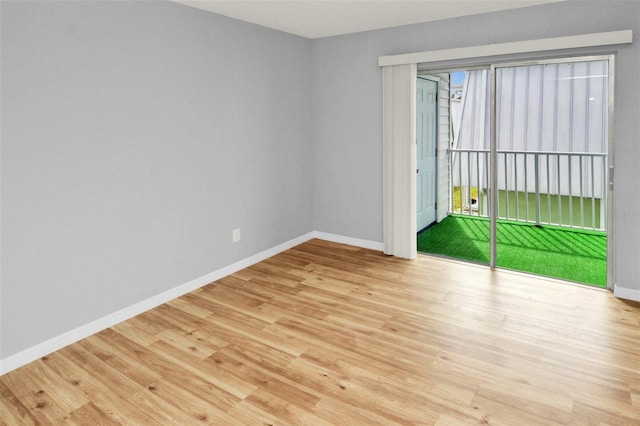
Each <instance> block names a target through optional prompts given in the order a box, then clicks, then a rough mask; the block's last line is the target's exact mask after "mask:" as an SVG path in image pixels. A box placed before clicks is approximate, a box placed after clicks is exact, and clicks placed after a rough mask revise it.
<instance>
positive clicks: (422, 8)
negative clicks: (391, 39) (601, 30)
mask: <svg viewBox="0 0 640 426" xmlns="http://www.w3.org/2000/svg"><path fill="white" fill-rule="evenodd" d="M173 1H175V2H176V3H181V4H184V5H187V6H192V7H196V8H198V9H203V10H207V11H209V12H214V13H218V14H220V15H225V16H229V17H231V18H236V19H239V20H241V21H246V22H251V23H254V24H258V25H262V26H264V27H269V28H273V29H276V30H280V31H284V32H287V33H291V34H296V35H299V36H302V37H306V38H319V37H328V36H334V35H340V34H348V33H355V32H360V31H368V30H375V29H380V28H389V27H396V26H400V25H407V24H415V23H419V22H428V21H437V20H441V19H448V18H455V17H458V16H465V15H475V14H479V13H487V12H495V11H499V10H507V9H514V8H519V7H527V6H533V5H538V4H543V3H552V2H556V1H564V0H414V1H407V0H384V1H370V0H355V1H353V0H351V1H344V0H323V1H314V0H285V1H271V0H233V1H229V0H227V1H217V0H173Z"/></svg>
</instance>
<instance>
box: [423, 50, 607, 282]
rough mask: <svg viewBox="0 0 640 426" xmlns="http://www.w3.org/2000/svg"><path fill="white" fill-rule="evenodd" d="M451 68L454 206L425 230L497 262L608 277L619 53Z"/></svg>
mask: <svg viewBox="0 0 640 426" xmlns="http://www.w3.org/2000/svg"><path fill="white" fill-rule="evenodd" d="M460 74H461V75H463V79H461V80H463V83H460V84H458V85H456V84H455V83H454V82H455V81H456V78H455V77H456V75H460ZM449 75H450V76H451V78H450V80H451V82H452V83H451V86H450V96H449V98H450V99H449V104H450V106H449V109H450V112H451V113H450V120H451V123H452V125H451V147H450V149H449V152H448V154H449V182H450V188H449V215H448V217H447V219H446V220H445V221H442V222H441V223H442V225H446V226H447V229H446V230H445V231H446V232H444V231H443V232H438V231H437V230H436V229H435V227H434V230H433V231H429V232H430V233H431V234H432V235H439V234H441V235H443V236H444V237H443V238H441V239H440V240H438V239H436V238H435V237H434V238H433V244H434V245H435V244H442V245H447V250H446V251H445V250H443V251H441V252H440V253H442V254H445V255H450V256H453V257H458V258H461V259H465V260H471V261H475V262H479V263H485V264H488V265H490V266H491V267H496V266H497V267H501V268H506V269H513V270H518V271H524V272H529V273H535V274H540V275H546V276H550V277H555V278H560V279H565V280H569V281H577V282H583V283H588V284H591V285H596V286H601V287H605V286H606V285H607V282H608V281H609V282H610V280H608V277H607V268H606V265H607V260H608V259H607V256H608V252H607V238H608V233H607V230H608V228H609V226H610V223H609V221H608V216H607V214H606V212H607V211H608V205H609V203H610V195H609V189H610V188H609V184H608V176H609V172H610V166H611V163H612V162H611V158H610V156H609V152H610V150H611V138H610V126H609V120H610V119H611V116H612V104H613V102H612V94H613V90H612V88H613V57H610V56H600V57H582V58H571V59H563V60H548V61H536V62H520V63H510V64H494V65H491V66H490V67H489V68H482V69H466V70H464V71H462V72H459V71H456V72H450V73H449ZM437 226H441V224H438V225H437ZM441 240H442V241H441ZM419 245H420V236H419ZM431 252H432V253H437V251H431Z"/></svg>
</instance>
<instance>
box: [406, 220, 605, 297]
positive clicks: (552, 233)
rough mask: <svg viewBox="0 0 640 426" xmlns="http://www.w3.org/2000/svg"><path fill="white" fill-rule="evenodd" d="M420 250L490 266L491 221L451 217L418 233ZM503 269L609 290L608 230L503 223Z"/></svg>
mask: <svg viewBox="0 0 640 426" xmlns="http://www.w3.org/2000/svg"><path fill="white" fill-rule="evenodd" d="M418 251H419V252H422V253H430V254H437V255H442V256H447V257H451V258H456V259H462V260H468V261H472V262H478V263H484V264H488V263H489V219H487V218H479V217H473V216H464V215H450V216H448V217H447V218H445V219H444V220H443V221H441V222H440V223H438V224H434V225H433V226H431V227H429V228H427V229H426V230H424V231H422V232H420V233H419V234H418ZM496 264H497V266H498V267H501V268H505V269H511V270H516V271H522V272H528V273H533V274H538V275H544V276H548V277H553V278H560V279H563V280H568V281H575V282H580V283H584V284H590V285H594V286H598V287H606V282H607V236H606V233H604V232H599V231H586V230H581V229H573V228H560V227H556V226H542V227H537V226H535V224H530V223H522V222H512V221H503V220H499V221H498V246H497V259H496Z"/></svg>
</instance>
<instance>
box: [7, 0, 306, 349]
mask: <svg viewBox="0 0 640 426" xmlns="http://www.w3.org/2000/svg"><path fill="white" fill-rule="evenodd" d="M0 7H1V9H0V13H1V15H2V18H1V19H2V21H1V25H2V32H1V40H2V56H1V61H2V62H1V63H2V69H1V72H2V76H1V88H2V101H1V102H2V104H1V108H2V115H1V120H2V123H1V124H2V130H1V135H0V136H1V141H2V156H1V173H2V174H1V179H2V181H1V182H2V211H1V213H2V222H1V230H2V243H1V244H2V246H1V249H2V265H1V268H2V269H1V277H0V279H1V282H2V287H1V291H2V293H1V305H0V311H1V317H0V321H1V322H0V324H1V341H0V349H1V352H0V358H6V357H8V356H10V355H13V354H15V353H17V352H19V351H21V350H24V349H27V348H29V347H31V346H33V345H35V344H37V343H41V342H43V341H45V340H47V339H49V338H52V337H55V336H57V335H59V334H62V333H64V332H67V331H69V330H71V329H73V328H75V327H78V326H81V325H84V324H86V323H88V322H90V321H92V320H95V319H98V318H101V317H103V316H105V315H107V314H109V313H112V312H115V311H118V310H120V309H123V308H126V307H128V306H130V305H132V304H134V303H136V302H139V301H141V300H144V299H146V298H149V297H151V296H153V295H156V294H159V293H161V292H163V291H165V290H168V289H171V288H173V287H176V286H178V285H180V284H183V283H186V282H188V281H190V280H193V279H195V278H197V277H200V276H202V275H205V274H207V273H210V272H212V271H215V270H217V269H219V268H221V267H224V266H227V265H229V264H231V263H233V262H235V261H238V260H240V259H244V258H246V257H248V256H250V255H253V254H255V253H258V252H260V251H262V250H265V249H268V248H271V247H273V246H276V245H278V244H280V243H283V242H285V241H288V240H290V239H292V238H294V237H298V236H300V235H303V234H305V233H307V232H309V231H311V230H312V214H313V213H312V202H311V194H310V191H309V189H310V188H311V178H312V176H311V173H310V172H309V170H310V169H311V167H312V163H311V145H310V144H311V140H310V138H309V132H310V115H309V112H310V103H309V99H308V94H309V90H308V87H309V81H310V77H309V76H310V68H309V65H310V49H311V47H310V43H311V42H310V41H309V40H306V39H303V38H300V37H295V36H291V35H287V34H284V33H281V32H277V31H273V30H268V29H265V28H261V27H258V26H254V25H249V24H246V23H242V22H239V21H236V20H232V19H227V18H224V17H220V16H217V15H214V14H210V13H206V12H203V11H199V10H196V9H193V8H189V7H185V6H182V5H177V4H173V3H169V2H133V1H130V2H105V3H95V2H71V3H67V2H45V3H32V2H19V3H14V2H5V1H2V3H1V6H0ZM234 228H241V230H242V240H241V241H240V242H239V243H237V244H232V242H231V231H232V229H234Z"/></svg>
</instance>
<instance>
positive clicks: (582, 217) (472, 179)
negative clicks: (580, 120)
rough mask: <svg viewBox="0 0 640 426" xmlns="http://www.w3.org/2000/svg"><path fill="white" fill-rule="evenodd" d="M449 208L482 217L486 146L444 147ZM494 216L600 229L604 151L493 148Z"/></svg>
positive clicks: (485, 209)
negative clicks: (447, 149) (495, 157)
mask: <svg viewBox="0 0 640 426" xmlns="http://www.w3.org/2000/svg"><path fill="white" fill-rule="evenodd" d="M450 154H451V155H450V182H451V193H450V211H451V212H453V213H460V214H468V215H477V216H486V217H488V215H489V211H490V205H489V191H488V188H489V182H490V176H489V162H490V151H489V150H488V149H451V150H450ZM497 167H498V197H497V200H498V206H497V207H498V218H500V219H509V220H514V221H521V222H531V223H536V224H537V225H540V224H549V225H556V226H565V227H572V228H581V229H593V230H605V229H606V215H605V213H604V209H605V206H606V193H607V191H606V189H607V188H606V182H607V179H606V173H607V154H603V153H590V152H554V151H508V150H498V162H497Z"/></svg>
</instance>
